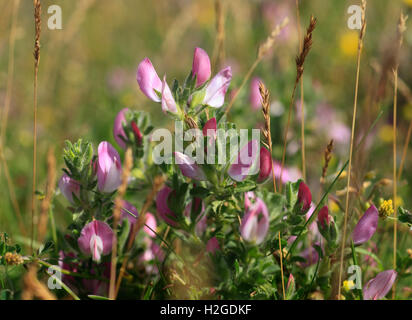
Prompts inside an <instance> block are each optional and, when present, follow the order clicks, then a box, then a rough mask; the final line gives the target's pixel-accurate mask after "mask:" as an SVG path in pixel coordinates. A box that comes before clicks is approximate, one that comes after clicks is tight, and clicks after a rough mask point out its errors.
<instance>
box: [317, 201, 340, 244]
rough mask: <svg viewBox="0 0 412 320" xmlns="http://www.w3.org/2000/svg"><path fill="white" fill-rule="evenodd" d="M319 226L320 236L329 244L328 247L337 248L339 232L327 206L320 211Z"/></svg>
mask: <svg viewBox="0 0 412 320" xmlns="http://www.w3.org/2000/svg"><path fill="white" fill-rule="evenodd" d="M317 225H318V230H319V232H320V234H321V235H322V236H323V237H324V238H325V239H326V241H327V242H328V247H329V248H335V246H336V242H337V238H338V230H337V227H336V225H335V221H334V220H333V217H332V216H331V215H329V210H328V207H327V206H324V207H323V208H322V209H320V211H319V214H318V223H317Z"/></svg>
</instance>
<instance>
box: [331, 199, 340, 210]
mask: <svg viewBox="0 0 412 320" xmlns="http://www.w3.org/2000/svg"><path fill="white" fill-rule="evenodd" d="M329 210H330V212H332V213H337V212H339V206H338V205H337V204H336V202H335V201H332V200H329Z"/></svg>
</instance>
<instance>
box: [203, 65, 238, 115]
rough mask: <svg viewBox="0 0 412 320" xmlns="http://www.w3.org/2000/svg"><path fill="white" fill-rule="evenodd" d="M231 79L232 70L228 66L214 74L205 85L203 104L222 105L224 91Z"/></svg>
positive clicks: (218, 106)
mask: <svg viewBox="0 0 412 320" xmlns="http://www.w3.org/2000/svg"><path fill="white" fill-rule="evenodd" d="M231 80H232V71H231V69H230V67H227V68H225V69H223V70H221V71H220V72H219V73H218V74H217V75H215V76H214V77H213V79H212V80H210V82H209V84H208V85H207V86H206V93H205V97H204V99H203V104H206V105H208V106H210V107H212V108H220V107H221V106H223V103H224V102H225V95H226V91H227V89H228V88H229V84H230V81H231Z"/></svg>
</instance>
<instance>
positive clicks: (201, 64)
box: [192, 48, 211, 87]
mask: <svg viewBox="0 0 412 320" xmlns="http://www.w3.org/2000/svg"><path fill="white" fill-rule="evenodd" d="M192 74H193V76H195V75H196V87H199V86H201V85H202V84H203V83H205V82H206V81H207V80H208V79H209V78H210V74H211V67H210V59H209V56H208V55H207V53H206V51H205V50H203V49H201V48H195V52H194V55H193V66H192Z"/></svg>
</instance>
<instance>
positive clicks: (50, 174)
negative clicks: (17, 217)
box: [37, 148, 56, 242]
mask: <svg viewBox="0 0 412 320" xmlns="http://www.w3.org/2000/svg"><path fill="white" fill-rule="evenodd" d="M55 186H56V158H55V156H54V150H53V148H50V149H49V151H48V153H47V189H46V196H45V197H44V199H43V201H42V203H41V211H40V216H39V224H38V226H37V241H39V242H42V241H43V240H44V237H45V235H46V231H47V221H48V218H49V209H50V204H51V201H52V198H53V195H54V190H55Z"/></svg>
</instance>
